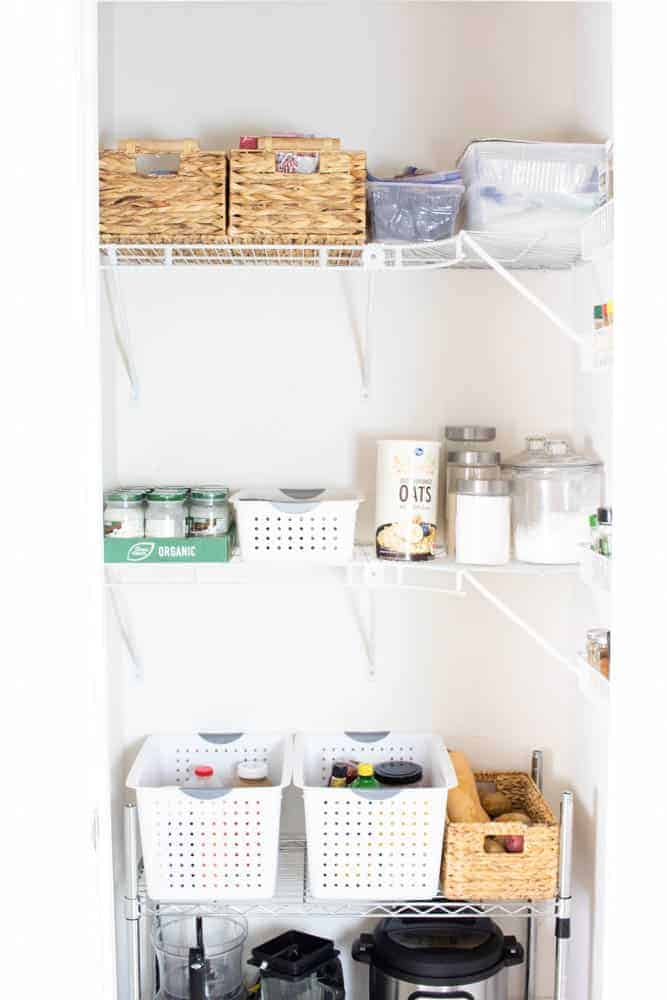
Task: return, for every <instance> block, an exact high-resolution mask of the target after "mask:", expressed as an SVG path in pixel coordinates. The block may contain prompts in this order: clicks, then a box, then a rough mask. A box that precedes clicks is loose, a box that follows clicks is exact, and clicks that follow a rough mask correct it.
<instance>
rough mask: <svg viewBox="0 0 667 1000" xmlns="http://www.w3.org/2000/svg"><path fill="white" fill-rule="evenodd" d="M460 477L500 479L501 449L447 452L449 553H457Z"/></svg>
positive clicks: (447, 540) (447, 539)
mask: <svg viewBox="0 0 667 1000" xmlns="http://www.w3.org/2000/svg"><path fill="white" fill-rule="evenodd" d="M460 479H500V452H499V451H472V450H468V451H448V452H447V510H446V523H447V535H446V545H447V555H448V556H450V557H454V555H455V554H456V484H457V482H458V480H460Z"/></svg>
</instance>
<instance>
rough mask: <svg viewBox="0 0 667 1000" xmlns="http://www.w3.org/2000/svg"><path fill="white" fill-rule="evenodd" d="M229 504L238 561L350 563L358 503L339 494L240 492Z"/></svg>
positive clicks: (315, 492)
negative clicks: (239, 554) (233, 512)
mask: <svg viewBox="0 0 667 1000" xmlns="http://www.w3.org/2000/svg"><path fill="white" fill-rule="evenodd" d="M230 499H231V502H232V503H233V504H234V507H235V508H236V525H237V530H238V535H239V544H240V546H241V555H242V557H243V558H244V559H245V560H247V561H252V562H259V561H261V562H310V563H322V564H326V565H330V566H341V565H345V564H346V563H348V562H349V561H350V560H351V558H352V555H353V552H354V529H355V524H356V520H357V509H358V507H359V504H360V503H361V502H362V499H363V498H362V497H359V496H356V495H355V494H352V493H345V492H342V491H339V490H317V489H313V490H306V489H293V490H287V489H284V490H259V491H253V490H242V491H240V492H239V493H235V494H234V495H233V496H232V497H231V498H230Z"/></svg>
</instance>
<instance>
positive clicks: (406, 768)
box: [375, 760, 424, 785]
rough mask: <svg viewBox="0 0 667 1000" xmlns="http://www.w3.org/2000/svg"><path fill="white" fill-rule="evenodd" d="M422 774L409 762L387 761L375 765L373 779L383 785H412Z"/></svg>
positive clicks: (418, 768)
mask: <svg viewBox="0 0 667 1000" xmlns="http://www.w3.org/2000/svg"><path fill="white" fill-rule="evenodd" d="M423 774H424V772H423V770H422V768H421V767H420V765H419V764H415V763H414V761H411V760H387V761H384V763H382V764H376V765H375V777H376V778H377V780H378V781H379V782H381V784H383V785H414V784H416V782H418V781H421V780H422V776H423Z"/></svg>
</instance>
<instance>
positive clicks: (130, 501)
mask: <svg viewBox="0 0 667 1000" xmlns="http://www.w3.org/2000/svg"><path fill="white" fill-rule="evenodd" d="M104 537H105V538H143V537H144V493H143V492H142V491H141V490H134V489H131V490H125V489H118V490H110V491H109V492H108V493H105V495H104Z"/></svg>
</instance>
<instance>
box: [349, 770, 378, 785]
mask: <svg viewBox="0 0 667 1000" xmlns="http://www.w3.org/2000/svg"><path fill="white" fill-rule="evenodd" d="M379 787H380V782H379V781H378V780H377V779H376V778H375V775H374V773H373V765H372V764H360V765H359V774H358V776H357V777H356V778H355V779H354V781H353V782H352V784H351V785H350V788H379Z"/></svg>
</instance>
